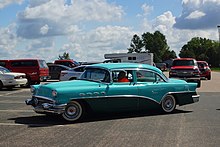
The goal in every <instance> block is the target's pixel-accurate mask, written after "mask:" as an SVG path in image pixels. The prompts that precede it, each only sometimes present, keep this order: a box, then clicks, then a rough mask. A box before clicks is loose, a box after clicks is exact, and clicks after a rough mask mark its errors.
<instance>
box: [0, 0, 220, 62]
mask: <svg viewBox="0 0 220 147" xmlns="http://www.w3.org/2000/svg"><path fill="white" fill-rule="evenodd" d="M219 14H220V0H0V59H21V58H39V59H44V60H46V62H53V61H54V60H56V59H58V57H59V55H63V53H64V52H67V53H69V54H70V58H71V59H73V60H76V61H79V62H96V61H97V62H100V61H104V54H107V53H125V52H127V48H128V47H129V46H130V43H131V39H132V37H133V35H135V34H137V35H139V36H140V37H141V35H142V34H143V33H146V32H150V33H154V32H155V31H160V32H161V33H162V34H164V35H165V36H166V40H167V44H168V46H169V47H170V50H174V51H175V52H176V54H177V55H178V54H179V51H180V50H181V48H182V46H183V45H184V44H186V43H187V42H188V41H190V40H191V39H192V38H193V37H202V38H208V39H211V40H216V41H218V40H219V35H218V29H217V26H218V25H220V15H219Z"/></svg>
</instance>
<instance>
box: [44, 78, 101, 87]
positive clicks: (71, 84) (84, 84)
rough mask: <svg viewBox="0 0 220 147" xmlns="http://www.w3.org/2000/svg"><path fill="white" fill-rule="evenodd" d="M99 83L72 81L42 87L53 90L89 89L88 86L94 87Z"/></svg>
mask: <svg viewBox="0 0 220 147" xmlns="http://www.w3.org/2000/svg"><path fill="white" fill-rule="evenodd" d="M99 84H100V83H99V82H94V81H87V80H71V81H62V82H55V83H49V84H45V85H42V86H41V87H46V88H51V89H60V88H61V89H63V88H73V87H75V88H78V87H87V86H94V85H99Z"/></svg>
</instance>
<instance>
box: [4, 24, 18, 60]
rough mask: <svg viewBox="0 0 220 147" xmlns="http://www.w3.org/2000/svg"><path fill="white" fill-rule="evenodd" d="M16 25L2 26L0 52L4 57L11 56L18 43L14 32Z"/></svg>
mask: <svg viewBox="0 0 220 147" xmlns="http://www.w3.org/2000/svg"><path fill="white" fill-rule="evenodd" d="M15 26H16V25H15V24H11V25H10V26H8V27H5V28H0V54H1V55H4V57H7V56H9V55H10V54H11V53H12V50H13V49H14V48H15V47H16V45H17V43H18V39H17V36H16V34H15V32H14V28H15Z"/></svg>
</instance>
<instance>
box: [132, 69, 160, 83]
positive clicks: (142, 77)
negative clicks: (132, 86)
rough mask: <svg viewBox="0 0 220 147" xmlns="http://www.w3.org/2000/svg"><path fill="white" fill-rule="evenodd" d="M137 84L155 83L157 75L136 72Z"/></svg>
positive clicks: (141, 71) (148, 72) (147, 72)
mask: <svg viewBox="0 0 220 147" xmlns="http://www.w3.org/2000/svg"><path fill="white" fill-rule="evenodd" d="M136 76H137V82H155V81H156V74H155V73H153V72H150V71H145V70H138V71H136Z"/></svg>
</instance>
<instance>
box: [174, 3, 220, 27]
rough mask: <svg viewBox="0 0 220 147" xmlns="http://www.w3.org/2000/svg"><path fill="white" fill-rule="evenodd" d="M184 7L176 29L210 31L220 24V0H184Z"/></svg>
mask: <svg viewBox="0 0 220 147" xmlns="http://www.w3.org/2000/svg"><path fill="white" fill-rule="evenodd" d="M182 6H183V11H182V14H181V15H180V16H179V17H177V18H176V24H174V27H175V28H178V29H210V28H216V26H217V25H219V24H220V15H218V14H220V9H219V8H220V0H183V2H182Z"/></svg>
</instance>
